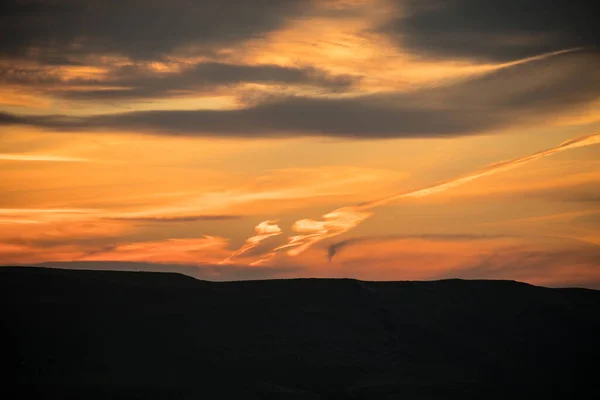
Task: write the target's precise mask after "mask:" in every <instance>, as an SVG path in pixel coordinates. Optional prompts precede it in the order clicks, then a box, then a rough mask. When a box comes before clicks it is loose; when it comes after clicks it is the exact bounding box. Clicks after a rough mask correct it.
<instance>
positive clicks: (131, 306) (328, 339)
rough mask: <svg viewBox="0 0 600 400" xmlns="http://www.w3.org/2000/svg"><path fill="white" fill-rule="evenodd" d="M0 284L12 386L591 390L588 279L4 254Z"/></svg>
mask: <svg viewBox="0 0 600 400" xmlns="http://www.w3.org/2000/svg"><path fill="white" fill-rule="evenodd" d="M0 293H1V298H2V300H1V304H2V310H1V312H2V321H3V329H2V341H1V343H2V354H3V356H2V358H1V360H2V361H1V362H2V364H3V369H4V371H8V374H9V376H8V384H5V385H4V386H3V390H4V391H7V392H8V393H9V394H10V393H12V394H10V395H9V396H5V397H4V398H25V397H26V396H33V398H40V399H55V398H56V399H74V398H81V399H107V398H110V399H114V398H123V399H163V398H164V399H188V398H189V399H192V398H193V399H201V398H211V399H212V398H215V399H216V398H243V399H247V398H257V399H259V398H260V399H264V398H277V399H279V398H284V399H287V398H290V399H449V398H457V399H465V398H473V399H475V398H477V399H490V398H493V399H505V398H507V397H508V396H511V397H517V398H519V397H523V398H530V397H535V398H565V399H568V398H575V397H574V396H576V395H577V396H579V395H581V394H582V393H585V391H586V390H587V389H591V388H594V387H597V385H596V383H595V379H597V376H594V375H595V374H594V372H596V371H595V370H596V369H597V362H598V356H599V355H600V350H599V346H598V334H599V333H600V329H599V328H600V291H595V290H589V289H576V288H572V289H571V288H565V289H557V288H555V289H550V288H545V287H537V286H532V285H529V284H525V283H520V282H514V281H492V280H459V279H450V280H441V281H418V282H411V281H399V282H367V281H359V280H354V279H282V280H262V281H236V282H209V281H201V280H197V279H194V278H191V277H188V276H184V275H180V274H175V273H157V272H117V271H85V270H64V269H52V268H38V267H2V268H0ZM5 374H6V372H5ZM228 396H239V397H228ZM577 396H576V397H577Z"/></svg>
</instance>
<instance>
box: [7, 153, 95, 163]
mask: <svg viewBox="0 0 600 400" xmlns="http://www.w3.org/2000/svg"><path fill="white" fill-rule="evenodd" d="M0 161H48V162H91V161H92V160H90V159H88V158H81V157H70V156H59V155H51V154H0Z"/></svg>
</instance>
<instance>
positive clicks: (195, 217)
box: [107, 215, 242, 223]
mask: <svg viewBox="0 0 600 400" xmlns="http://www.w3.org/2000/svg"><path fill="white" fill-rule="evenodd" d="M241 218H242V217H241V216H240V215H187V216H181V217H132V218H107V219H110V220H112V221H132V222H152V223H153V222H157V223H160V222H198V221H231V220H238V219H241Z"/></svg>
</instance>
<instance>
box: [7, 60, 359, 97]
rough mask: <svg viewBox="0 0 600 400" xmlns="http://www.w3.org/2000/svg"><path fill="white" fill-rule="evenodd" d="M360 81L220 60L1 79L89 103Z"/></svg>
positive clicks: (23, 72)
mask: <svg viewBox="0 0 600 400" xmlns="http://www.w3.org/2000/svg"><path fill="white" fill-rule="evenodd" d="M357 79H358V78H354V77H351V76H349V75H329V74H327V73H326V72H324V71H320V70H318V69H317V68H310V67H305V68H299V67H287V66H279V65H274V64H262V65H244V64H231V63H220V62H203V63H199V64H195V65H193V66H191V67H190V66H188V67H185V68H182V69H181V70H180V71H168V72H165V71H157V70H155V69H153V68H151V67H149V66H148V65H145V64H131V65H127V66H122V67H117V68H113V69H110V70H108V71H107V72H106V73H105V74H104V75H103V76H102V77H101V78H96V79H84V78H77V77H76V78H72V77H68V76H66V77H65V76H61V75H60V74H58V73H53V72H52V71H48V70H46V69H40V68H38V69H17V68H6V69H4V70H3V71H2V73H1V74H0V82H3V83H6V84H13V85H25V86H35V87H36V88H40V87H45V88H46V89H47V90H48V91H49V93H50V94H51V95H53V96H58V97H61V98H64V99H68V100H83V101H100V100H143V99H157V98H160V99H164V98H167V97H181V96H190V95H198V94H206V93H209V92H211V91H214V90H216V89H218V88H219V87H222V86H231V85H238V84H244V83H260V84H270V85H286V86H289V85H310V86H315V87H318V88H321V89H326V90H329V91H333V92H336V91H341V90H344V89H347V88H349V87H350V86H351V85H352V84H353V83H354V82H355V81H356V80H357ZM70 87H76V90H72V89H70Z"/></svg>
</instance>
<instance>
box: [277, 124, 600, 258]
mask: <svg viewBox="0 0 600 400" xmlns="http://www.w3.org/2000/svg"><path fill="white" fill-rule="evenodd" d="M594 144H600V133H597V134H593V135H588V136H583V137H579V138H576V139H572V140H568V141H566V142H563V143H561V144H560V145H558V146H556V147H553V148H551V149H548V150H543V151H540V152H537V153H534V154H531V155H528V156H524V157H520V158H515V159H512V160H507V161H502V162H499V163H495V164H491V165H489V166H487V167H486V168H484V169H482V170H480V171H478V172H474V173H472V174H470V175H466V176H463V177H460V178H456V179H451V180H447V181H444V182H441V183H437V184H435V185H432V186H429V187H427V188H424V189H419V190H414V191H411V192H406V193H399V194H395V195H392V196H388V197H384V198H382V199H378V200H373V201H370V202H366V203H361V204H358V205H356V206H347V207H342V208H338V209H336V210H334V211H332V212H330V213H327V214H325V215H323V220H320V221H318V220H312V219H301V220H298V221H296V222H295V223H294V224H293V225H292V230H293V231H294V232H298V233H300V234H299V235H295V236H291V237H289V238H288V243H287V244H285V245H282V246H279V247H276V248H275V249H273V253H275V252H277V251H280V250H284V249H289V250H287V251H286V254H287V255H289V256H297V255H298V254H300V253H302V252H304V251H305V250H307V249H308V248H310V247H311V246H312V245H314V244H315V243H318V242H320V241H322V240H325V239H327V238H330V237H333V236H337V235H341V234H342V233H345V232H348V231H349V230H350V229H352V228H355V227H356V226H358V225H359V224H360V223H361V222H363V221H364V220H366V219H367V218H369V217H370V216H372V215H373V213H372V212H370V211H369V210H371V209H373V208H375V207H380V206H383V205H386V204H389V203H392V202H394V201H397V200H400V199H404V198H412V197H425V196H429V195H432V194H436V193H441V192H444V191H446V190H448V189H452V188H455V187H457V186H460V185H462V184H465V183H468V182H471V181H474V180H475V179H478V178H482V177H484V176H489V175H492V174H496V173H499V172H503V171H507V170H510V169H513V168H516V167H518V166H521V165H523V164H526V163H529V162H532V161H535V160H539V159H540V158H544V157H548V156H551V155H553V154H555V153H558V152H561V151H564V150H570V149H574V148H577V147H584V146H590V145H594ZM273 257H274V254H273V255H271V254H270V257H269V259H271V258H273Z"/></svg>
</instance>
